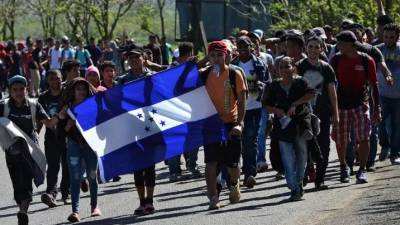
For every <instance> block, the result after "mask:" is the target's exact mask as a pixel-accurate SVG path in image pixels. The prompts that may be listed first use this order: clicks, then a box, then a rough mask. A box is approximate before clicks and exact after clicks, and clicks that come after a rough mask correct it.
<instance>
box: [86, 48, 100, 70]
mask: <svg viewBox="0 0 400 225" xmlns="http://www.w3.org/2000/svg"><path fill="white" fill-rule="evenodd" d="M85 48H86V49H87V50H88V51H89V53H90V55H91V58H92V61H93V63H94V65H95V66H97V63H98V61H99V59H100V58H101V50H100V48H99V47H97V46H92V45H90V46H86V47H85Z"/></svg>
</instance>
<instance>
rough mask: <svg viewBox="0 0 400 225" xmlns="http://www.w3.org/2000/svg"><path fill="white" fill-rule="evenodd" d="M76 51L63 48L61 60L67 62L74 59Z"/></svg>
mask: <svg viewBox="0 0 400 225" xmlns="http://www.w3.org/2000/svg"><path fill="white" fill-rule="evenodd" d="M74 56H75V50H74V49H73V48H63V49H62V50H61V58H62V59H65V60H70V59H74Z"/></svg>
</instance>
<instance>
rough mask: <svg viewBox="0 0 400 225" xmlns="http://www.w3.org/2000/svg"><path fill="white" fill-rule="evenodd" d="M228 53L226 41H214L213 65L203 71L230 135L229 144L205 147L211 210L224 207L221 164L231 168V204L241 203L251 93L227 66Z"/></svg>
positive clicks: (210, 45) (233, 70) (208, 90)
mask: <svg viewBox="0 0 400 225" xmlns="http://www.w3.org/2000/svg"><path fill="white" fill-rule="evenodd" d="M227 53H228V49H227V46H226V44H225V43H224V42H223V41H215V42H211V43H210V44H209V47H208V56H209V59H210V64H211V66H209V67H207V68H204V69H202V70H200V73H201V76H202V80H203V82H204V84H205V86H206V89H207V92H208V95H209V96H210V98H211V101H212V102H213V103H214V105H215V108H216V109H217V111H218V114H219V116H220V118H221V119H222V121H223V122H224V123H225V126H226V128H227V130H228V131H229V134H230V135H229V136H230V137H229V140H228V141H226V142H223V143H214V144H210V145H206V146H204V154H205V157H204V161H205V163H206V174H205V175H206V183H207V191H208V197H209V199H210V204H209V209H210V210H212V209H218V208H219V207H220V206H219V200H218V198H219V194H218V192H217V179H216V178H217V165H218V164H223V165H225V166H227V167H228V172H229V175H230V180H229V181H228V182H229V185H230V194H229V200H230V202H231V203H236V202H238V201H239V200H240V189H239V176H240V169H239V161H240V153H241V146H242V142H241V133H242V129H243V119H244V114H245V105H246V91H247V90H246V86H245V82H244V79H243V77H242V75H241V74H240V73H239V72H238V71H237V70H235V69H233V68H230V67H229V65H226V64H225V61H226V57H227ZM229 185H228V186H229Z"/></svg>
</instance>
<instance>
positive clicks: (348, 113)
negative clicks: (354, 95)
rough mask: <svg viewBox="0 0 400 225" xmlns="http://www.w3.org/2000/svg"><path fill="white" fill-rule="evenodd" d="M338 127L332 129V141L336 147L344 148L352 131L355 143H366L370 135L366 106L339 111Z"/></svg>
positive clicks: (369, 122)
mask: <svg viewBox="0 0 400 225" xmlns="http://www.w3.org/2000/svg"><path fill="white" fill-rule="evenodd" d="M339 121H340V122H339V126H338V127H333V131H332V139H333V140H334V141H335V142H336V146H340V147H342V148H346V146H347V144H348V143H349V142H350V134H351V131H352V129H353V130H354V134H355V136H354V138H355V140H354V141H355V143H357V144H359V143H360V142H361V141H368V140H369V136H370V134H371V119H370V113H369V106H368V104H363V105H361V106H359V107H357V108H353V109H343V110H342V109H339Z"/></svg>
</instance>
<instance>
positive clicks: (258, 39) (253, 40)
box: [247, 32, 261, 49]
mask: <svg viewBox="0 0 400 225" xmlns="http://www.w3.org/2000/svg"><path fill="white" fill-rule="evenodd" d="M247 37H249V38H250V41H251V43H252V44H253V46H254V47H255V48H256V49H257V48H258V47H259V46H260V43H261V36H259V34H257V33H254V32H249V33H248V34H247Z"/></svg>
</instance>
